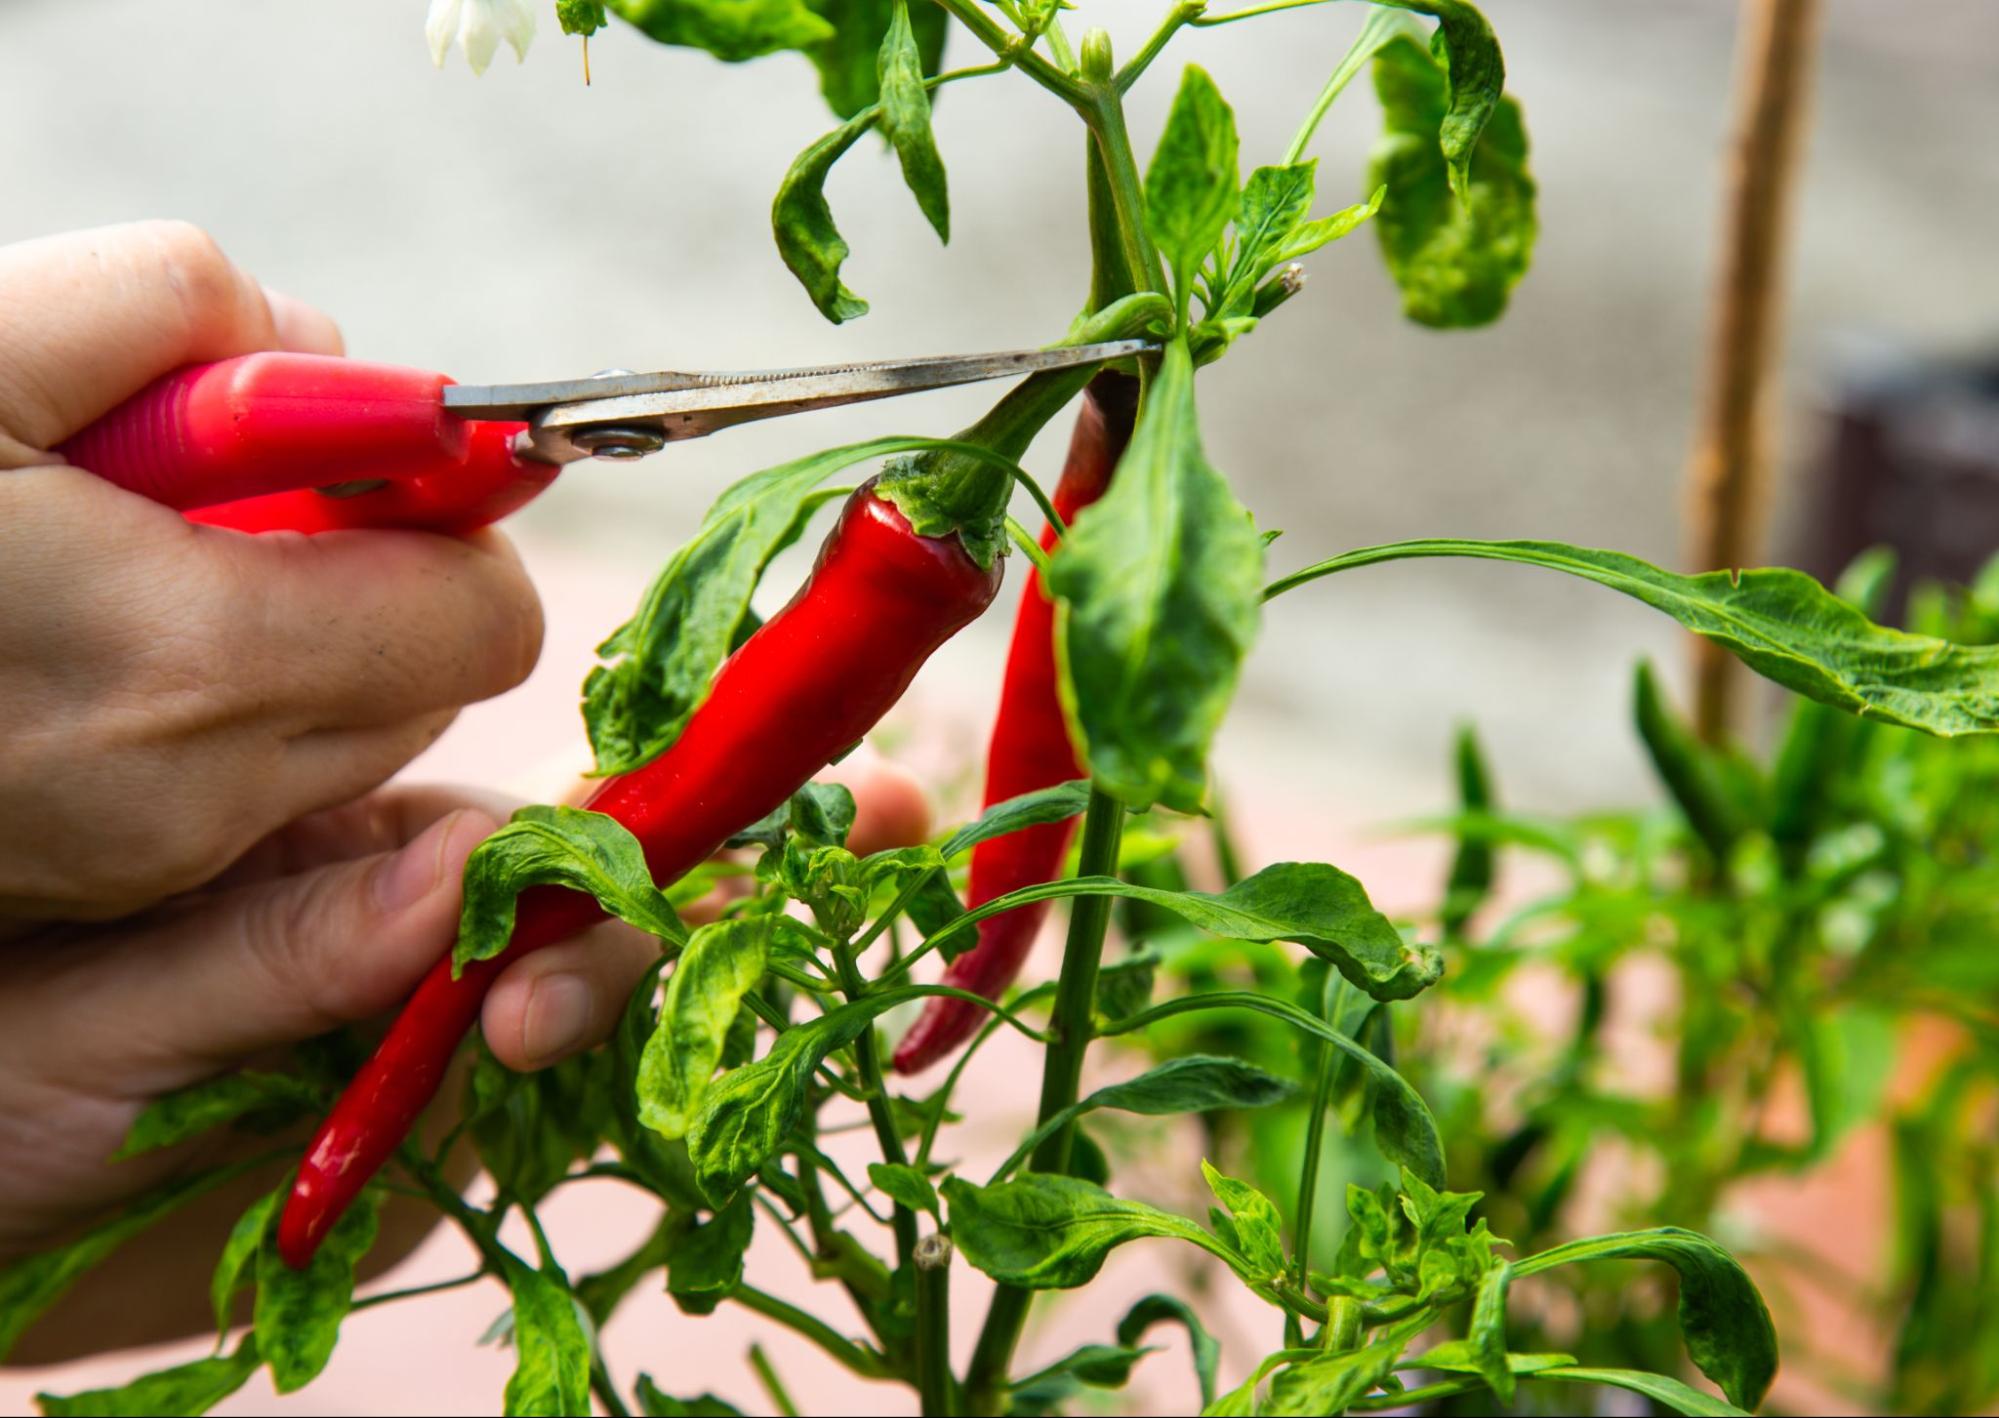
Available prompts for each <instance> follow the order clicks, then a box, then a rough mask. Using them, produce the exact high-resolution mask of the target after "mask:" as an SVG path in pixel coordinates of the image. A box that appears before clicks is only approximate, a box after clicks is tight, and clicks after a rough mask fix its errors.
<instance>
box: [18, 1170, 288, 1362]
mask: <svg viewBox="0 0 1999 1418" xmlns="http://www.w3.org/2000/svg"><path fill="white" fill-rule="evenodd" d="M246 1170H248V1167H247V1165H245V1164H239V1165H236V1166H232V1167H222V1168H218V1169H216V1170H215V1171H213V1172H207V1173H204V1174H202V1175H201V1176H198V1177H192V1178H189V1179H188V1180H187V1181H184V1182H176V1183H173V1184H171V1185H169V1186H165V1187H162V1188H160V1189H159V1190H157V1191H153V1192H150V1193H147V1194H144V1195H141V1196H139V1197H137V1198H134V1199H133V1200H132V1201H129V1202H127V1203H126V1204H125V1205H124V1207H123V1208H121V1209H120V1210H119V1211H118V1212H117V1214H116V1215H114V1216H112V1217H111V1218H110V1219H108V1220H106V1221H103V1222H101V1223H99V1224H98V1225H96V1226H94V1227H92V1228H91V1229H90V1230H88V1231H86V1232H84V1233H83V1234H82V1235H81V1236H78V1237H77V1238H76V1239H75V1240H73V1241H71V1242H69V1243H68V1244H66V1245H61V1246H57V1247H55V1248H54V1249H53V1250H46V1251H38V1252H36V1253H35V1254H34V1255H31V1256H27V1257H25V1258H23V1259H21V1260H17V1261H14V1262H13V1263H12V1264H10V1265H6V1266H0V1360H5V1359H6V1357H7V1354H8V1351H9V1350H11V1349H12V1348H13V1347H14V1344H15V1341H17V1340H19V1339H20V1337H21V1336H22V1335H23V1334H24V1333H26V1332H27V1329H28V1327H29V1326H30V1325H32V1324H33V1323H34V1322H35V1321H36V1320H37V1319H40V1318H41V1316H42V1314H43V1313H44V1312H45V1311H47V1310H48V1308H49V1307H50V1306H51V1305H53V1304H55V1302H56V1301H58V1300H60V1299H61V1298H62V1297H63V1296H64V1295H66V1294H67V1293H69V1287H70V1286H72V1285H74V1284H75V1283H76V1282H77V1281H78V1280H79V1279H80V1278H81V1277H82V1276H83V1275H84V1274H85V1273H86V1272H88V1271H90V1270H91V1269H92V1268H93V1267H95V1266H96V1265H97V1264H98V1262H100V1261H102V1260H104V1259H105V1258H106V1257H107V1256H109V1255H110V1254H111V1253H112V1252H113V1251H115V1250H117V1249H118V1247H120V1246H122V1245H123V1244H125V1242H126V1241H128V1240H130V1239H131V1238H132V1237H134V1236H136V1235H138V1234H139V1233H140V1232H141V1231H144V1230H145V1229H146V1228H147V1227H149V1226H151V1225H152V1224H153V1223H154V1222H156V1221H159V1220H161V1219H162V1218H164V1217H166V1216H170V1215H172V1214H173V1213H174V1212H175V1211H178V1210H179V1209H180V1208H181V1207H182V1206H184V1205H186V1204H187V1203H188V1202H190V1201H193V1200H194V1199H195V1198H196V1197H198V1196H201V1195H203V1194H205V1193H207V1192H210V1191H213V1190H214V1189H215V1188H216V1187H219V1186H221V1185H222V1184H223V1183H224V1182H227V1181H229V1180H231V1179H232V1178H235V1177H238V1176H240V1175H242V1174H243V1172H245V1171H246Z"/></svg>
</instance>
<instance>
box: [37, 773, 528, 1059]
mask: <svg viewBox="0 0 1999 1418" xmlns="http://www.w3.org/2000/svg"><path fill="white" fill-rule="evenodd" d="M498 825H499V824H498V823H497V822H496V821H495V820H494V819H493V818H492V817H490V816H488V815H487V814H485V813H484V812H481V811H479V810H477V809H475V808H461V809H459V810H458V811H455V812H452V813H450V814H449V815H448V816H445V817H443V818H441V819H439V820H438V821H436V822H435V823H433V824H431V825H430V826H429V827H428V828H426V829H424V830H423V831H422V832H421V833H419V834H418V835H417V836H416V837H415V838H414V839H412V840H411V841H409V842H408V843H407V844H406V845H404V846H402V847H401V848H399V849H397V850H395V851H390V852H384V853H380V854H378V855H373V856H366V857H361V858H357V859H355V860H351V861H343V862H338V863H335V864H332V865H329V866H322V867H318V868H316V869H314V870H310V871H306V872H303V873H301V874H299V875H296V876H289V877H283V878H280V879H277V880H274V881H266V882H261V883H258V884H255V885H249V886H241V887H237V888H235V889H232V890H228V891H224V892H221V893H219V894H217V895H214V896H210V897H207V898H204V899H200V900H198V901H196V902H193V903H190V904H189V905H188V906H186V907H185V908H184V909H182V910H180V911H178V912H176V913H175V914H174V915H173V916H171V917H170V918H169V919H167V920H164V921H162V922H159V923H157V924H154V925H150V926H147V927H144V928H141V929H139V930H137V931H133V932H118V933H116V934H115V935H113V936H111V937H110V938H109V939H107V940H105V941H101V942H99V943H98V944H99V946H100V952H101V953H100V955H99V958H98V960H97V961H95V962H94V965H95V971H94V973H96V974H97V976H98V979H97V981H96V988H95V989H94V990H93V991H92V994H93V999H92V1001H91V1006H90V1010H89V1015H90V1017H92V1018H96V1019H103V1020H111V1021H116V1020H125V1021H133V1020H143V1021H144V1027H143V1028H142V1029H129V1030H124V1031H121V1032H120V1034H119V1035H118V1037H116V1038H113V1039H108V1040H106V1041H105V1043H106V1050H105V1052H104V1053H102V1054H100V1055H99V1058H100V1059H102V1060H103V1061H104V1062H105V1063H106V1064H111V1062H112V1060H114V1059H116V1060H118V1061H119V1062H118V1064H117V1065H114V1066H115V1067H116V1068H117V1072H118V1074H119V1075H120V1081H121V1082H122V1083H123V1084H124V1085H125V1086H127V1087H132V1086H136V1087H139V1088H141V1089H144V1090H145V1091H147V1092H153V1091H157V1090H161V1089H166V1088H173V1087H178V1086H181V1085H182V1084H184V1083H187V1082H192V1081H194V1080H195V1079H198V1078H201V1077H205V1076H207V1075H208V1074H211V1073H213V1072H214V1070H215V1069H216V1068H217V1067H218V1066H222V1065H226V1064H230V1063H234V1062H237V1061H239V1060H241V1059H242V1058H243V1057H245V1056H247V1055H250V1054H254V1053H256V1052H257V1051H259V1050H262V1049H267V1048H271V1047H275V1046H279V1045H284V1044H290V1043H296V1042H297V1041H299V1040H301V1039H306V1038H310V1037H311V1036H313V1035H315V1034H320V1033H324V1032H325V1031H326V1030H328V1029H331V1028H334V1027H336V1026H338V1025H340V1024H345V1023H351V1022H354V1021H356V1020H360V1019H365V1018H367V1017H369V1016H371V1015H374V1014H379V1013H381V1012H382V1011H383V1010H385V1009H388V1008H389V1007H390V1006H392V1005H393V1004H395V1002H396V1001H397V1000H398V999H400V998H401V997H402V996H403V995H404V994H406V993H407V992H408V991H409V989H410V987H411V986H412V985H414V984H415V982H416V981H417V979H418V978H419V977H420V976H422V974H423V973H424V971H426V970H428V969H429V968H430V967H431V966H432V965H434V964H436V962H437V960H438V958H439V957H440V956H442V955H443V954H444V953H445V952H446V951H447V950H449V949H450V948H451V944H452V941H453V940H454V939H455V937H456V934H457V925H458V905H459V895H460V886H459V878H460V874H461V872H462V871H463V869H464V866H465V858H466V857H467V856H468V855H469V854H470V853H471V851H472V849H473V847H475V846H476V845H477V844H478V843H479V842H480V841H482V840H483V839H484V838H486V837H487V836H489V835H490V834H491V833H492V832H493V831H495V830H496V828H497V827H498ZM106 947H108V948H106ZM71 1022H72V1024H73V1022H74V1021H73V1020H72V1021H71Z"/></svg>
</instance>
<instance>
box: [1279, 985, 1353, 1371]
mask: <svg viewBox="0 0 1999 1418" xmlns="http://www.w3.org/2000/svg"><path fill="white" fill-rule="evenodd" d="M1326 976H1327V978H1326V987H1325V988H1324V989H1323V990H1321V991H1320V992H1319V1016H1320V1017H1321V1018H1322V1019H1326V1022H1327V1023H1328V1024H1332V1023H1334V1021H1333V1020H1331V1019H1329V1018H1326V1016H1327V1015H1328V1014H1329V1013H1330V1012H1331V1011H1330V1010H1329V1009H1328V1008H1327V1006H1328V1005H1329V1004H1330V1003H1331V1002H1332V998H1333V981H1334V980H1337V979H1338V978H1340V977H1339V976H1338V975H1335V974H1333V972H1331V971H1330V970H1329V971H1327V972H1326ZM1343 1062H1345V1056H1344V1055H1340V1054H1335V1053H1334V1052H1333V1046H1332V1045H1331V1044H1328V1043H1327V1042H1326V1041H1325V1040H1323V1039H1321V1040H1320V1041H1319V1064H1318V1078H1317V1079H1316V1080H1315V1081H1314V1083H1313V1085H1312V1116H1311V1120H1310V1121H1309V1122H1308V1123H1307V1124H1306V1125H1305V1166H1304V1170H1303V1171H1302V1172H1300V1173H1299V1176H1298V1207H1297V1217H1298V1220H1297V1226H1296V1234H1294V1235H1293V1236H1292V1238H1291V1245H1292V1249H1293V1252H1294V1254H1293V1256H1292V1262H1291V1288H1292V1289H1294V1290H1296V1291H1297V1292H1298V1293H1299V1294H1300V1295H1304V1294H1308V1293H1309V1291H1308V1290H1307V1288H1306V1283H1307V1280H1308V1278H1309V1276H1310V1274H1311V1272H1310V1267H1309V1261H1310V1258H1311V1254H1312V1213H1313V1212H1314V1211H1316V1210H1317V1209H1318V1204H1319V1160H1320V1154H1321V1153H1323V1152H1324V1151H1325V1148H1326V1111H1327V1109H1329V1108H1330V1107H1331V1106H1332V1102H1333V1082H1334V1080H1335V1079H1336V1078H1337V1077H1338V1076H1339V1066H1340V1064H1341V1063H1343ZM1297 1324H1298V1320H1297V1317H1296V1316H1294V1315H1290V1314H1287V1315H1286V1316H1285V1319H1284V1328H1285V1343H1287V1344H1290V1343H1295V1342H1297V1341H1299V1340H1302V1339H1303V1337H1304V1336H1303V1334H1302V1332H1301V1333H1299V1334H1298V1335H1296V1336H1295V1337H1294V1335H1293V1334H1292V1330H1294V1329H1295V1328H1296V1327H1297Z"/></svg>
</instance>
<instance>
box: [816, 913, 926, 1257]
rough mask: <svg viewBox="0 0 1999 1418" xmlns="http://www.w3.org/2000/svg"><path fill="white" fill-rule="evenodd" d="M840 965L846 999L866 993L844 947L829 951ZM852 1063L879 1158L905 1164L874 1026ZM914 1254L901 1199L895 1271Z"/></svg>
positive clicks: (911, 1217)
mask: <svg viewBox="0 0 1999 1418" xmlns="http://www.w3.org/2000/svg"><path fill="white" fill-rule="evenodd" d="M833 957H834V960H835V961H836V962H837V963H838V965H839V968H840V988H841V989H842V990H844V991H846V994H847V998H848V999H849V1000H858V999H860V998H861V997H862V996H863V995H865V994H866V993H867V992H868V987H867V982H866V981H864V980H862V979H861V970H860V967H859V966H858V965H856V964H855V963H854V953H853V952H852V951H851V950H848V949H847V948H845V947H844V946H843V947H841V948H839V949H837V950H835V951H834V952H833ZM854 1064H855V1067H856V1068H858V1069H859V1071H860V1075H861V1088H862V1090H863V1091H864V1092H865V1093H866V1094H867V1096H868V1118H869V1120H870V1121H871V1122H873V1123H874V1125H875V1141H876V1142H878V1143H879V1144H880V1145H881V1150H882V1160H883V1161H884V1162H888V1163H890V1164H892V1165H895V1166H907V1165H908V1164H909V1154H908V1153H906V1152H904V1151H903V1150H902V1138H901V1137H900V1136H899V1135H898V1134H897V1132H896V1130H895V1116H894V1114H893V1113H892V1112H890V1110H889V1106H888V1085H887V1084H886V1083H884V1082H883V1080H882V1065H881V1055H880V1052H879V1051H878V1050H877V1049H876V1048H875V1031H874V1026H873V1025H869V1026H868V1027H867V1028H866V1029H865V1030H863V1031H862V1032H861V1037H860V1038H858V1039H856V1040H855V1041H854ZM915 1253H916V1213H915V1212H913V1211H911V1210H910V1209H909V1208H908V1207H906V1206H904V1205H903V1204H902V1203H901V1202H897V1203H896V1204H895V1261H896V1268H897V1269H898V1270H907V1269H908V1268H909V1267H910V1266H911V1264H913V1263H914V1259H915Z"/></svg>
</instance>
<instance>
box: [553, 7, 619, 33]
mask: <svg viewBox="0 0 1999 1418" xmlns="http://www.w3.org/2000/svg"><path fill="white" fill-rule="evenodd" d="M604 4H605V0H555V22H556V23H557V24H559V25H561V26H562V32H563V33H564V34H580V35H582V36H583V37H584V38H585V39H588V38H589V37H590V36H591V35H593V34H595V33H597V31H598V30H601V29H602V28H604V26H605V25H608V24H609V23H610V22H611V19H610V16H608V15H606V14H605V13H604Z"/></svg>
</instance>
